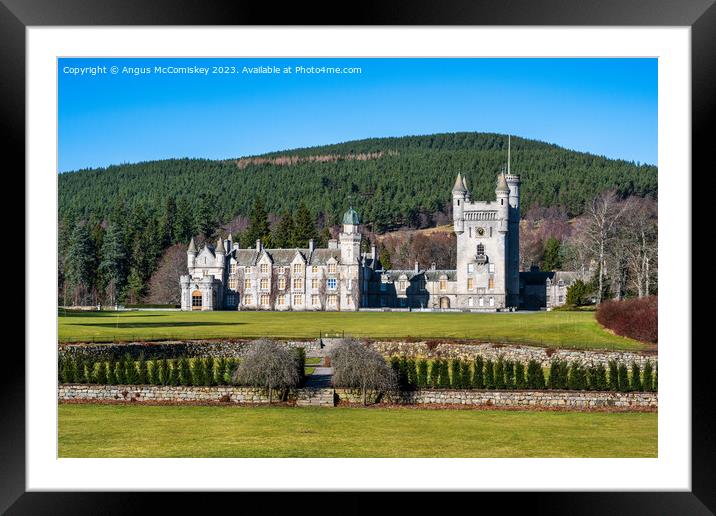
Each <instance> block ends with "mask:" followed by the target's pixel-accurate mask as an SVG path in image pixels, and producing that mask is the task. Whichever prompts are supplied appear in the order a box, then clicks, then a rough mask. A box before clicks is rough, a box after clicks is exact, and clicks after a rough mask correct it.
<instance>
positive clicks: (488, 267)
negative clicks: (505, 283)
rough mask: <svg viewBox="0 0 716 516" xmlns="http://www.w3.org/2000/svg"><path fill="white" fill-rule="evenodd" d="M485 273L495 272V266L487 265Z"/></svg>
mask: <svg viewBox="0 0 716 516" xmlns="http://www.w3.org/2000/svg"><path fill="white" fill-rule="evenodd" d="M487 271H488V272H495V264H494V263H490V264H488V265H487Z"/></svg>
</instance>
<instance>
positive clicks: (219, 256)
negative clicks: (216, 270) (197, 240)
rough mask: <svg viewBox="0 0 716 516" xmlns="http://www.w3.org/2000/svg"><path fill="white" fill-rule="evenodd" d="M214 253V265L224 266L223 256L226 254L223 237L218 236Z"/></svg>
mask: <svg viewBox="0 0 716 516" xmlns="http://www.w3.org/2000/svg"><path fill="white" fill-rule="evenodd" d="M214 255H216V266H217V267H223V266H224V257H225V256H226V248H225V247H224V239H223V238H221V237H219V240H217V241H216V248H215V249H214Z"/></svg>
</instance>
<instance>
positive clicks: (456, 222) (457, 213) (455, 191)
mask: <svg viewBox="0 0 716 516" xmlns="http://www.w3.org/2000/svg"><path fill="white" fill-rule="evenodd" d="M466 197H467V188H465V183H464V182H463V180H462V175H461V174H460V173H459V172H458V174H457V178H456V179H455V185H454V186H453V187H452V220H453V226H454V230H455V233H457V234H458V235H459V234H460V233H462V232H463V231H465V217H464V214H465V198H466Z"/></svg>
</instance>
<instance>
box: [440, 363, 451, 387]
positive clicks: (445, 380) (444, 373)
mask: <svg viewBox="0 0 716 516" xmlns="http://www.w3.org/2000/svg"><path fill="white" fill-rule="evenodd" d="M440 388H442V389H449V388H450V370H449V369H448V362H447V360H440Z"/></svg>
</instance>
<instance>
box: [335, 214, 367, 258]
mask: <svg viewBox="0 0 716 516" xmlns="http://www.w3.org/2000/svg"><path fill="white" fill-rule="evenodd" d="M359 225H360V217H359V216H358V212H356V211H355V210H354V209H353V207H350V208H348V211H346V212H345V213H344V214H343V231H341V234H340V235H339V237H338V241H339V242H340V244H339V245H340V249H341V263H342V264H345V265H348V264H354V263H358V259H359V258H360V243H361V239H362V235H361V234H360V231H358V226H359Z"/></svg>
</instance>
